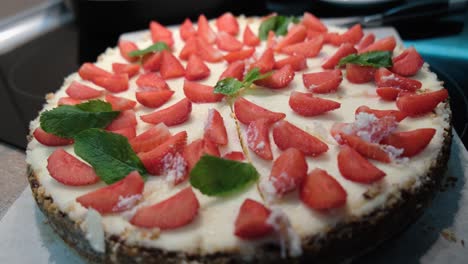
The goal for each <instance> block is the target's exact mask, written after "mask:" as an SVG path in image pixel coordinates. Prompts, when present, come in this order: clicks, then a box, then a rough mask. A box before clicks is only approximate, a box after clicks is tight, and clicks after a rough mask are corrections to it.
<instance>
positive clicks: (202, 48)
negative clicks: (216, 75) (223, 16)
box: [196, 38, 223, 62]
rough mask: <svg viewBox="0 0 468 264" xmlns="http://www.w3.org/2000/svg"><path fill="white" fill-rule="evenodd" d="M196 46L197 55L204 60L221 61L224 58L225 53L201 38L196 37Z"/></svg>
mask: <svg viewBox="0 0 468 264" xmlns="http://www.w3.org/2000/svg"><path fill="white" fill-rule="evenodd" d="M196 48H197V50H196V52H197V55H198V56H200V58H201V59H202V60H204V61H208V62H220V61H222V60H223V54H222V53H221V52H220V51H219V50H217V49H215V48H214V47H213V46H211V45H210V44H207V43H206V42H205V41H204V40H203V39H201V38H196Z"/></svg>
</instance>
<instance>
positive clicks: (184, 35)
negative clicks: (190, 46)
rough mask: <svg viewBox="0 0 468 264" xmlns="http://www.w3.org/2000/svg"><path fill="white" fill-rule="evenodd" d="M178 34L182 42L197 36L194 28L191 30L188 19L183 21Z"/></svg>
mask: <svg viewBox="0 0 468 264" xmlns="http://www.w3.org/2000/svg"><path fill="white" fill-rule="evenodd" d="M179 33H180V38H181V39H183V40H184V41H187V40H188V39H189V38H190V37H192V36H195V35H196V34H197V32H196V31H195V28H193V24H192V21H190V19H188V18H186V19H185V20H184V23H182V25H180V29H179Z"/></svg>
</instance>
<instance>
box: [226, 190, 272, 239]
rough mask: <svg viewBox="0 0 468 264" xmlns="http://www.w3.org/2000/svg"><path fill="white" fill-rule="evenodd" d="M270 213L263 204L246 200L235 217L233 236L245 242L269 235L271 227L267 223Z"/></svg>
mask: <svg viewBox="0 0 468 264" xmlns="http://www.w3.org/2000/svg"><path fill="white" fill-rule="evenodd" d="M270 214H271V211H270V210H269V209H268V208H266V207H265V206H264V205H263V204H261V203H259V202H257V201H254V200H252V199H246V200H245V201H244V202H243V203H242V205H241V207H240V209H239V214H238V215H237V218H236V222H235V224H234V225H235V230H234V234H235V235H236V236H237V237H240V238H242V239H246V240H253V239H257V238H261V237H264V236H267V235H269V234H270V233H272V232H273V230H274V229H273V227H272V226H271V225H269V224H268V223H267V220H268V217H269V216H270Z"/></svg>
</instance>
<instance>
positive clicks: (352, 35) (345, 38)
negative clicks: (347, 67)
mask: <svg viewBox="0 0 468 264" xmlns="http://www.w3.org/2000/svg"><path fill="white" fill-rule="evenodd" d="M363 36H364V33H363V31H362V27H361V25H360V24H356V25H354V26H352V27H351V28H350V29H348V31H346V32H345V33H343V34H341V35H340V38H341V43H351V44H353V45H354V44H357V43H359V41H360V40H361V39H362V37H363Z"/></svg>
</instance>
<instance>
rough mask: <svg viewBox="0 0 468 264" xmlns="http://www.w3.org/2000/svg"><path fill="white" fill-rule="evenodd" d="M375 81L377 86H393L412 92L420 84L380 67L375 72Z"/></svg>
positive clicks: (419, 86)
mask: <svg viewBox="0 0 468 264" xmlns="http://www.w3.org/2000/svg"><path fill="white" fill-rule="evenodd" d="M374 77H375V83H376V84H377V86H378V87H395V88H400V89H403V90H408V91H410V92H414V91H416V90H418V89H419V88H421V86H422V84H421V82H420V81H418V80H413V79H409V78H406V77H403V76H401V75H398V74H396V73H392V72H391V71H389V70H387V69H386V68H380V69H378V70H377V71H376V72H375V76H374Z"/></svg>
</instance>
